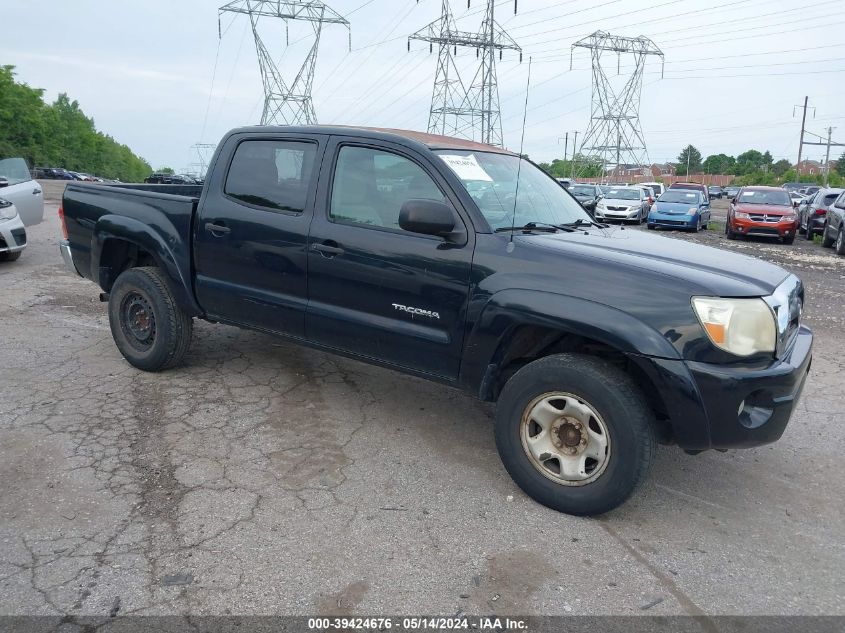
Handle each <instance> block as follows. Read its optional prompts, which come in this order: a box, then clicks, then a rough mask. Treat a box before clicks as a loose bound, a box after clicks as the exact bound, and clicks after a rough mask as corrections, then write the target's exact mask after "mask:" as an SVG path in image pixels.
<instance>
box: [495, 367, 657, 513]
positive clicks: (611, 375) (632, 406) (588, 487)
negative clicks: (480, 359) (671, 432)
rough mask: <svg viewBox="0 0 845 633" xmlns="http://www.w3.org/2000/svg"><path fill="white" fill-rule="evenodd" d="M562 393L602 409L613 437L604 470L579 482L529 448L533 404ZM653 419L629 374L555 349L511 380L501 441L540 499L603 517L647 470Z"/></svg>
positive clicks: (508, 460)
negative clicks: (554, 471) (539, 461)
mask: <svg viewBox="0 0 845 633" xmlns="http://www.w3.org/2000/svg"><path fill="white" fill-rule="evenodd" d="M557 392H565V393H568V394H571V395H572V396H574V397H576V398H577V399H578V400H579V401H581V402H586V403H587V404H588V406H589V407H591V408H592V409H594V410H595V411H596V412H598V414H599V415H600V417H601V418H602V420H603V421H604V425H605V426H606V428H607V434H608V435H609V438H610V439H609V442H608V446H609V448H610V450H609V452H607V453H606V455H607V457H606V460H607V461H606V465H604V467H603V470H602V472H600V473H599V474H598V475H597V476H596V478H595V479H593V480H592V481H588V482H585V483H583V484H580V485H567V484H564V483H558V482H557V481H553V480H552V479H551V478H549V476H547V475H544V474H543V473H542V472H541V470H540V467H539V466H537V465H535V461H532V460H533V458H532V457H529V454H528V451H527V450H526V449H525V448H523V439H522V433H523V431H522V427H523V416H525V415H527V408H528V407H529V405H531V404H532V403H534V402H536V400H537V398H538V397H542V396H543V395H545V394H550V393H557ZM653 419H654V416H653V413H652V411H651V409H650V408H649V406H648V403H647V402H646V399H645V397H644V396H643V394H642V392H641V391H640V390H639V388H638V387H637V386H636V384H635V383H634V381H633V380H632V379H631V377H630V376H628V375H627V374H626V373H625V372H623V371H622V370H620V369H618V368H616V367H614V366H613V365H611V364H609V363H607V362H605V361H603V360H600V359H598V358H595V357H592V356H585V355H580V354H556V355H554V356H547V357H545V358H541V359H540V360H536V361H534V362H532V363H529V364H528V365H526V366H525V367H523V368H522V369H520V370H519V371H518V372H517V373H516V374H514V376H513V377H512V378H511V379H510V380H509V381H508V382H507V384H506V385H505V387H504V389H503V390H502V393H501V395H500V397H499V401H498V404H497V408H496V446H497V447H498V449H499V455H500V456H501V459H502V462H503V463H504V465H505V468H506V469H507V471H508V473H510V475H511V477H512V478H513V480H514V481H515V482H516V484H517V485H518V486H519V487H520V488H521V489H522V490H523V491H524V492H525V493H526V494H528V495H529V496H530V497H531V498H533V499H534V500H535V501H537V502H539V503H541V504H543V505H545V506H547V507H549V508H552V509H554V510H558V511H560V512H565V513H567V514H574V515H596V514H602V513H604V512H607V511H609V510H612V509H613V508H616V507H617V506H619V505H620V504H622V503H623V502H624V501H625V500H626V499H627V498H628V497H629V496H630V495H631V493H632V492H633V491H634V490H635V489H636V487H637V485H638V484H639V483H640V482H641V481H642V480H643V478H644V477H645V475H646V473H647V472H648V469H649V466H650V464H651V460H652V458H653V456H654V453H655V451H656V447H657V443H656V439H655V432H654V427H653ZM528 424H531V422H529V423H528ZM573 450H574V449H573Z"/></svg>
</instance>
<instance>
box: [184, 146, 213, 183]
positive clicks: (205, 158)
mask: <svg viewBox="0 0 845 633" xmlns="http://www.w3.org/2000/svg"><path fill="white" fill-rule="evenodd" d="M191 149H192V150H194V152H195V155H196V158H197V160H196V161H194V162H193V163H191V165H190V166H191V168H192V169H194V170H196V173H198V174H199V175H201V176H202V177H203V178H205V173H206V172H207V171H208V164H209V163H210V162H211V157H212V155H213V154H214V150H215V149H217V145H215V144H214V143H194V144H193V145H191Z"/></svg>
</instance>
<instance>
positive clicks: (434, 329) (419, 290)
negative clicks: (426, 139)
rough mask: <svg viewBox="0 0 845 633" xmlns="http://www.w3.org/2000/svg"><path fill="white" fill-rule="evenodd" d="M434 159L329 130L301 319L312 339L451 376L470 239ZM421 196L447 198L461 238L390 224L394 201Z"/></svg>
mask: <svg viewBox="0 0 845 633" xmlns="http://www.w3.org/2000/svg"><path fill="white" fill-rule="evenodd" d="M435 160H437V159H436V158H435V157H434V156H433V155H432V156H431V157H426V156H419V155H417V154H416V153H415V152H413V151H411V150H408V149H406V148H403V147H402V146H400V145H395V144H393V143H389V142H374V141H373V142H371V141H367V142H362V141H361V139H354V138H341V137H335V138H334V139H333V141H332V144H331V145H330V147H329V148H328V150H327V153H326V158H325V164H326V168H324V169H323V171H322V174H323V175H322V176H321V181H320V188H319V197H318V201H317V204H316V206H315V212H314V221H313V224H312V226H311V235H310V238H309V250H308V288H309V291H308V297H309V303H308V313H307V320H306V326H305V328H306V335H307V337H308V339H309V340H311V341H313V342H316V343H319V344H321V345H325V346H328V347H332V348H335V349H338V350H342V351H345V352H349V353H353V354H357V355H361V356H366V357H369V358H372V359H376V360H380V361H383V362H387V363H391V364H394V365H398V366H401V367H405V368H408V369H411V370H414V371H418V372H424V373H427V374H433V375H436V376H439V377H442V378H446V379H455V378H457V375H458V370H459V366H460V358H461V347H462V344H463V331H464V324H465V321H466V306H467V299H468V295H469V280H470V267H471V265H472V252H473V246H474V242H475V240H474V234H473V233H472V231H468V230H467V227H468V226H470V225H469V223H468V222H467V221H466V218H464V217H462V213H461V212H460V211H458V209H459V208H460V206H459V205H460V203H459V202H458V200H457V198H456V197H455V196H454V193H453V192H451V190H450V188H449V186H448V184H447V183H446V182H445V181H444V180H443V179H442V177H441V176H440V175H439V174H438V172H437V169H436V168H435V167H434V162H433V161H435ZM421 198H422V199H434V200H438V201H442V202H445V203H447V204H449V205H450V206H452V208H453V210H455V220H456V223H457V224H456V226H459V227H461V228H462V229H463V231H464V232H465V234H466V235H465V236H464V238H462V240H460V242H461V243H455V242H448V243H447V242H446V241H444V240H443V239H442V238H439V237H432V236H427V235H420V234H415V233H410V232H407V231H403V230H402V229H401V228H399V222H398V219H399V211H400V209H401V207H402V204H403V203H404V202H405V201H406V200H409V199H421Z"/></svg>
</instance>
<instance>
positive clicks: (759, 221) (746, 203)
mask: <svg viewBox="0 0 845 633" xmlns="http://www.w3.org/2000/svg"><path fill="white" fill-rule="evenodd" d="M797 232H798V216H797V215H796V213H795V208H794V207H793V204H792V199H791V198H790V197H789V193H788V192H787V191H786V190H785V189H782V188H780V187H743V188H742V189H740V190H739V193H738V194H737V195H736V198H734V200H733V201H732V202H731V208H730V211H728V221H727V222H726V223H725V234H726V235H727V236H728V239H729V240H735V239H736V238H737V237H739V236H747V235H754V236H760V237H777V238H780V239H781V240H782V241H783V243H784V244H792V242H794V241H795V234H796V233H797Z"/></svg>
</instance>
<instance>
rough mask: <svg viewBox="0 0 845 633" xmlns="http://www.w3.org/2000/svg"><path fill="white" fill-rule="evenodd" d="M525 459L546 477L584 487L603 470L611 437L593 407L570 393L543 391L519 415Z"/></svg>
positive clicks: (608, 454) (561, 483)
mask: <svg viewBox="0 0 845 633" xmlns="http://www.w3.org/2000/svg"><path fill="white" fill-rule="evenodd" d="M519 435H520V439H521V441H522V448H523V450H524V451H525V455H526V456H527V457H528V461H529V462H531V465H532V466H534V468H535V469H537V471H539V472H540V473H541V474H542V475H543V476H544V477H546V478H547V479H549V480H551V481H553V482H555V483H557V484H560V485H563V486H584V485H587V484H589V483H592V482H593V481H595V480H596V479H598V478H599V477H601V475H602V474H603V473H604V471H605V470H606V469H607V465H608V463H609V462H610V456H611V438H610V433H609V431H608V428H607V424H606V423H605V422H604V420H603V419H602V417H601V415H599V413H598V411H596V409H595V407H593V406H592V405H591V404H589V403H588V402H586V401H585V400H584V399H583V398H579V397H578V396H575V395H573V394H571V393H566V392H562V391H557V392H550V393H545V394H543V395H541V396H538V397H536V398H534V399H533V400H532V401H531V402H530V403H529V404H528V406H527V407H525V410H524V411H523V414H522V419H521V421H520V429H519Z"/></svg>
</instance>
